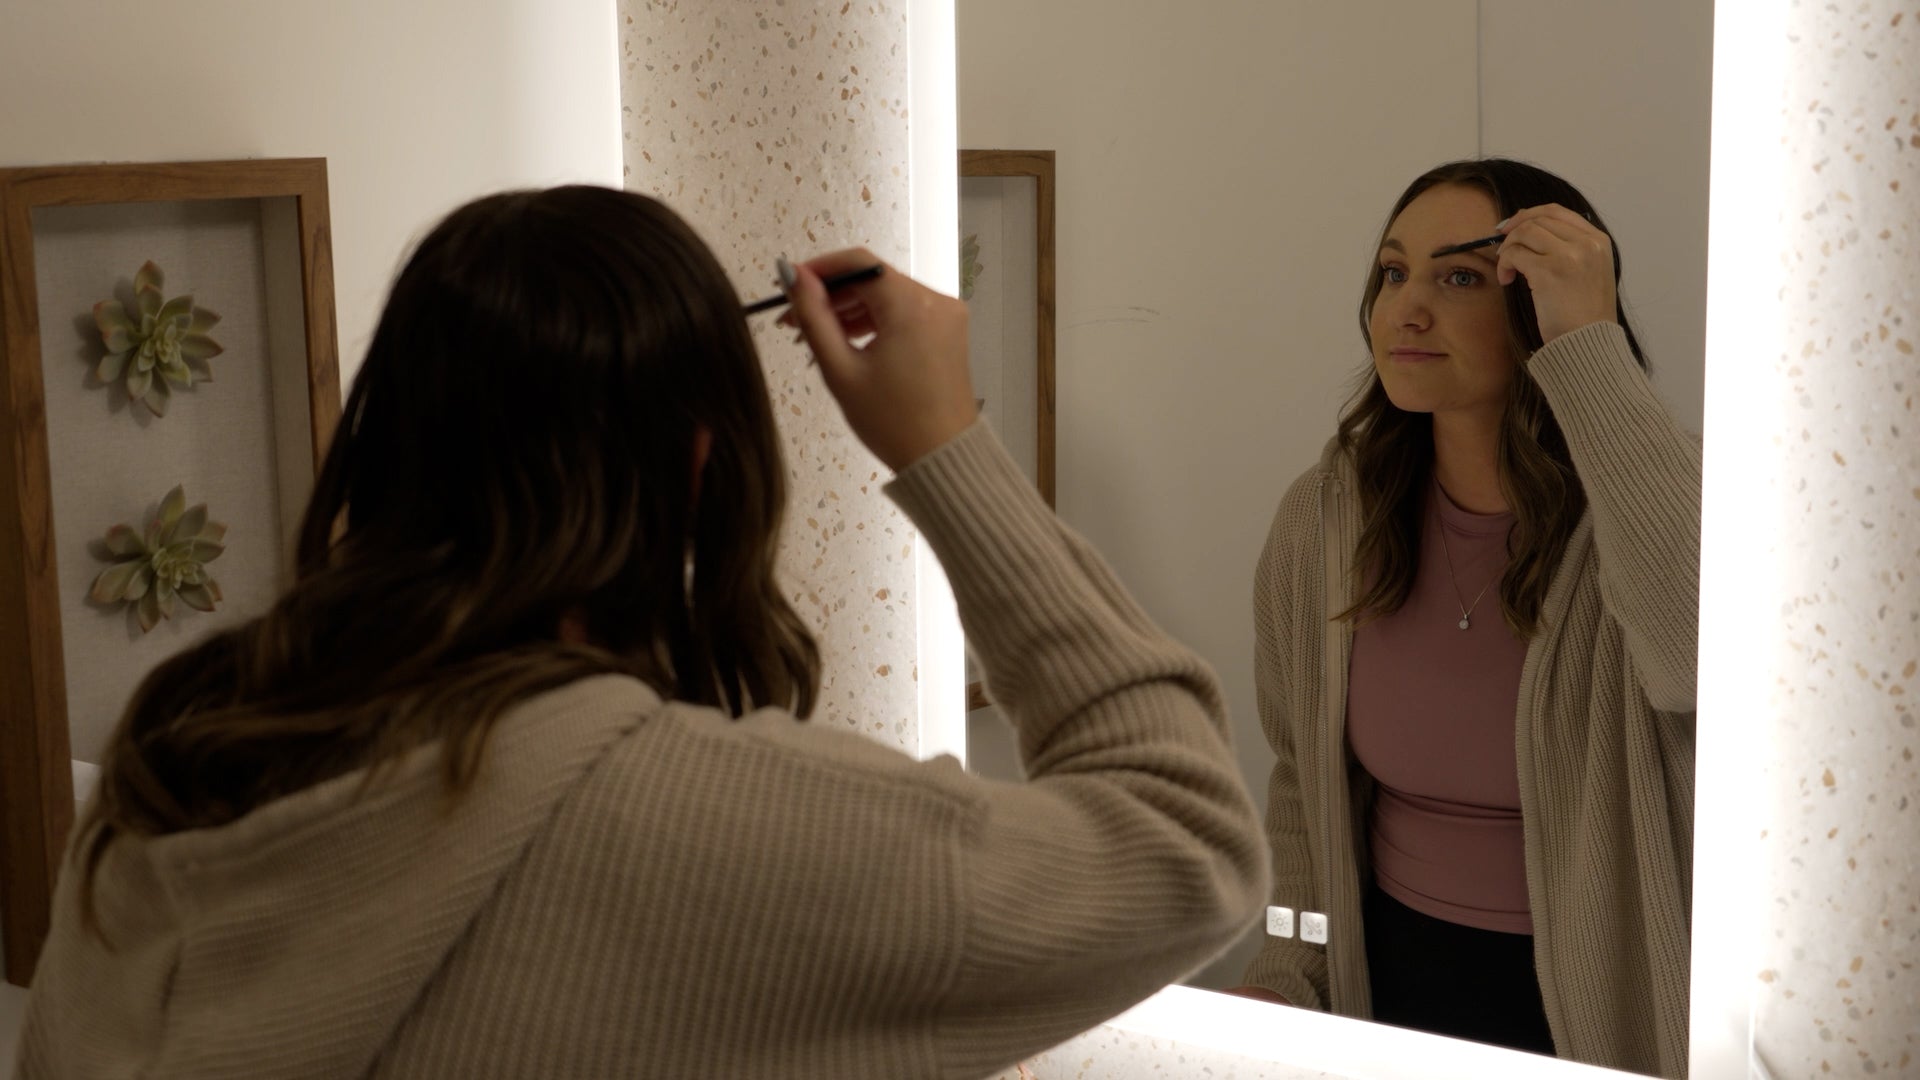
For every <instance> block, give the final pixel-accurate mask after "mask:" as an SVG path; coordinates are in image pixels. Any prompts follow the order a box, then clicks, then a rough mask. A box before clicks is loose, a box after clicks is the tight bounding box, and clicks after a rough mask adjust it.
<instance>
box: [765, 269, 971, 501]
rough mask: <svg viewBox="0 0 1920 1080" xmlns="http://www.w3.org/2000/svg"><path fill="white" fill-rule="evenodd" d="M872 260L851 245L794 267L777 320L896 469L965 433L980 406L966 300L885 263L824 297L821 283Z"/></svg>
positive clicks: (865, 438)
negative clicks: (795, 329) (802, 343)
mask: <svg viewBox="0 0 1920 1080" xmlns="http://www.w3.org/2000/svg"><path fill="white" fill-rule="evenodd" d="M879 262H880V260H879V259H878V258H875V257H874V255H873V253H872V252H870V251H867V250H865V249H862V248H854V249H850V250H847V251H836V252H834V253H832V254H830V255H822V256H821V257H819V258H817V259H812V260H809V261H807V262H805V263H801V264H797V265H795V267H794V270H795V272H796V274H797V280H796V281H795V282H794V283H793V285H792V287H791V288H789V289H788V290H787V296H788V299H789V300H790V301H791V302H792V308H791V310H790V311H788V313H787V314H786V315H785V316H783V317H782V318H781V320H780V321H781V322H783V323H787V324H789V325H796V324H797V325H798V326H799V328H800V332H801V334H802V335H804V336H805V338H806V340H807V345H808V346H809V347H810V348H811V349H812V350H813V355H814V358H815V359H816V360H818V361H819V363H820V373H821V374H822V375H823V376H825V378H826V382H827V389H828V390H830V391H832V393H833V396H834V399H835V400H837V401H838V402H839V403H840V411H841V412H843V413H844V414H845V415H846V417H847V424H848V426H850V427H852V428H853V432H854V434H855V435H858V436H859V437H860V441H861V442H863V443H865V444H866V445H867V448H868V449H869V450H872V451H873V453H874V455H875V456H876V457H878V458H879V459H880V460H881V461H882V462H884V463H886V465H887V467H888V468H890V469H893V470H894V471H895V472H898V471H900V470H901V469H904V468H906V467H907V466H909V465H911V464H913V463H914V462H915V461H917V460H919V459H920V457H921V456H922V455H924V454H926V453H927V452H929V451H931V450H934V449H936V448H937V447H939V446H940V445H942V444H943V443H945V442H946V441H947V440H949V439H951V438H953V437H954V436H955V435H958V434H960V433H961V432H962V431H965V430H966V429H967V428H968V427H969V426H971V425H972V424H973V422H974V420H975V419H976V417H977V416H978V415H979V410H978V408H977V407H976V406H975V404H974V397H973V384H972V379H971V377H970V376H969V375H968V372H967V307H966V305H965V304H964V303H962V302H960V301H959V300H956V299H954V298H953V297H951V296H946V295H943V294H941V293H938V292H935V291H934V290H932V289H929V288H927V287H926V286H925V285H922V284H920V283H919V282H917V281H915V280H913V279H912V278H910V277H908V276H906V275H905V274H902V273H899V272H898V271H895V270H894V269H893V268H892V267H887V268H886V269H885V271H883V272H882V273H881V274H880V276H879V277H877V278H873V279H872V280H869V281H862V282H858V283H855V284H852V285H847V286H844V287H842V288H841V289H839V290H837V291H835V292H834V293H833V294H832V295H829V294H828V293H827V290H826V288H825V286H823V285H822V284H821V279H822V278H825V277H831V276H833V275H835V274H841V273H846V272H848V271H851V270H859V269H863V268H865V267H869V266H873V265H875V264H877V263H879ZM867 335H872V337H871V340H868V341H866V342H865V343H864V344H855V339H858V338H861V337H865V336H867Z"/></svg>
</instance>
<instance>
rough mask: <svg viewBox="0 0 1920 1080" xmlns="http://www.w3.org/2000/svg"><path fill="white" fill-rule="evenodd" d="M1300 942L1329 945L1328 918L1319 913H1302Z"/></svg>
mask: <svg viewBox="0 0 1920 1080" xmlns="http://www.w3.org/2000/svg"><path fill="white" fill-rule="evenodd" d="M1300 940H1301V941H1309V942H1312V943H1313V944H1315V945H1325V944H1326V943H1327V917H1326V916H1325V915H1322V914H1321V913H1319V912H1317V911H1303V912H1301V913H1300Z"/></svg>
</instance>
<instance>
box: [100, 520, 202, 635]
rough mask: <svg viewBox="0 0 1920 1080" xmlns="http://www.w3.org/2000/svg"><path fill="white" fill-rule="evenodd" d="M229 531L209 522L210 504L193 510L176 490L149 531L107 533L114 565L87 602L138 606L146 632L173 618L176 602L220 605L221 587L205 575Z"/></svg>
mask: <svg viewBox="0 0 1920 1080" xmlns="http://www.w3.org/2000/svg"><path fill="white" fill-rule="evenodd" d="M226 535H227V527H226V526H225V525H222V524H220V523H219V522H217V521H209V520H207V504H206V503H201V504H200V505H198V506H194V507H192V508H189V507H188V506H187V496H186V492H185V490H184V489H183V488H182V487H180V486H178V485H176V486H175V487H174V489H173V490H172V491H169V492H167V495H166V498H164V499H161V500H160V509H159V510H158V511H157V512H156V513H155V514H154V516H153V517H152V518H151V519H149V520H148V521H147V525H146V528H145V529H134V528H133V527H132V526H130V525H115V526H114V527H113V528H111V529H108V530H107V538H106V546H107V551H108V552H109V553H110V554H109V555H108V558H109V559H110V560H112V561H113V564H114V565H112V566H109V567H107V568H106V569H105V570H103V571H101V572H100V576H99V577H96V578H94V580H93V590H92V591H91V592H90V593H88V595H87V598H88V599H90V600H92V601H93V602H94V603H96V604H107V605H112V606H116V607H117V606H118V605H120V604H122V603H128V604H133V605H135V612H136V613H137V615H138V617H139V619H140V630H141V632H142V633H144V632H146V631H148V630H151V629H153V628H154V627H155V626H156V625H158V624H159V622H160V620H161V619H166V618H171V617H172V615H173V613H174V610H175V607H174V603H175V601H176V600H177V601H179V602H181V603H184V604H186V605H187V606H188V607H190V608H197V609H199V610H200V611H212V610H213V608H214V605H215V604H218V603H219V602H220V586H219V585H217V584H215V583H214V580H213V579H212V578H211V577H208V576H207V564H208V563H210V562H212V561H213V560H215V559H217V558H219V557H220V553H221V552H223V551H225V550H226V548H225V547H224V546H223V545H222V544H221V541H222V540H223V539H225V538H226Z"/></svg>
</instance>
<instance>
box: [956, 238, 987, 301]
mask: <svg viewBox="0 0 1920 1080" xmlns="http://www.w3.org/2000/svg"><path fill="white" fill-rule="evenodd" d="M985 269H986V267H985V266H984V265H982V264H981V262H980V234H979V233H973V234H972V235H970V236H967V237H966V238H964V239H962V240H961V241H960V299H962V300H971V299H973V283H974V282H975V281H978V280H979V279H980V271H982V270H985Z"/></svg>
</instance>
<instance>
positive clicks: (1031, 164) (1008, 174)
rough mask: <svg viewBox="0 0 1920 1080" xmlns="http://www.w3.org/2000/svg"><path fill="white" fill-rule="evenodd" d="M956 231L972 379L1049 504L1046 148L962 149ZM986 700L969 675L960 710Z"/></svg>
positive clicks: (1050, 177)
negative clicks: (972, 269) (968, 314)
mask: <svg viewBox="0 0 1920 1080" xmlns="http://www.w3.org/2000/svg"><path fill="white" fill-rule="evenodd" d="M960 233H961V241H962V265H963V275H962V297H963V299H968V303H969V306H970V308H972V312H973V321H972V325H971V328H970V329H971V333H970V335H969V349H970V352H971V366H972V368H973V369H974V370H973V376H974V386H975V387H976V390H977V392H980V393H982V394H983V395H985V396H984V397H983V401H984V402H985V404H984V406H983V408H984V410H985V412H986V414H987V416H988V417H989V419H991V420H994V421H995V427H996V428H997V429H998V430H999V432H1000V434H1001V437H1002V439H1003V440H1004V441H1005V442H1006V444H1007V448H1008V450H1009V451H1011V452H1012V453H1013V455H1014V457H1015V459H1016V460H1019V461H1020V462H1021V465H1022V467H1023V468H1025V469H1027V471H1028V475H1029V476H1030V477H1031V479H1032V480H1033V482H1034V486H1035V487H1036V488H1037V489H1039V492H1040V495H1041V497H1042V498H1044V499H1045V500H1046V501H1047V505H1048V506H1052V505H1053V504H1054V325H1055V310H1054V154H1053V151H1051V150H962V151H960ZM969 244H972V245H973V247H972V248H970V247H969ZM976 252H977V255H976V254H974V253H976ZM970 259H977V262H974V263H973V265H977V266H979V267H980V269H979V271H978V273H977V274H969V273H967V271H966V269H965V268H967V267H968V266H969V261H970ZM970 284H971V285H972V286H973V288H972V289H969V288H968V286H969V285H970ZM1002 286H1004V289H1003V288H1002ZM1003 373H1004V374H1006V376H1007V378H1006V379H1005V380H1002V379H1001V377H1000V376H1001V375H1002V374H1003ZM1003 418H1004V419H1005V421H1006V422H1005V423H1001V422H1000V421H1001V419H1003ZM988 704H990V702H989V701H988V700H987V696H986V693H985V691H984V689H983V687H982V686H981V684H980V683H979V682H978V681H976V680H973V679H971V678H970V679H969V680H968V683H967V710H968V711H969V712H971V711H973V710H975V709H979V708H983V707H985V706H987V705H988Z"/></svg>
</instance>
